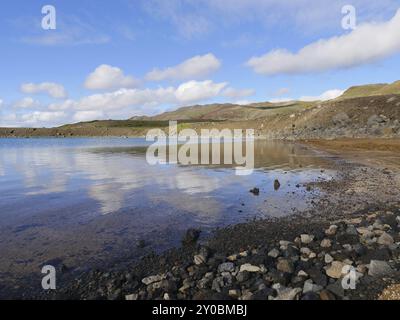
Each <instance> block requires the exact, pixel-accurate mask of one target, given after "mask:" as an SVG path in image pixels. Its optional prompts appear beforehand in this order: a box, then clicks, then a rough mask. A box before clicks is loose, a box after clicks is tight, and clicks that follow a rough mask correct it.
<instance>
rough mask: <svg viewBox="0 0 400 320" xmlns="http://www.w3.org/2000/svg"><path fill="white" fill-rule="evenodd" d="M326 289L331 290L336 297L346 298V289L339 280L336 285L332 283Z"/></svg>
mask: <svg viewBox="0 0 400 320" xmlns="http://www.w3.org/2000/svg"><path fill="white" fill-rule="evenodd" d="M326 289H327V290H329V291H330V292H332V293H333V294H334V295H335V296H337V297H339V298H343V297H344V289H343V286H342V280H338V281H336V282H335V283H331V284H330V285H328V286H327V287H326Z"/></svg>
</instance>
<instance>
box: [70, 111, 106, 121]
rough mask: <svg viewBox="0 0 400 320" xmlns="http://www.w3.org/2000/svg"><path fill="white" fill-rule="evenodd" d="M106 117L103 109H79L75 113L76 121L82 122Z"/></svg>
mask: <svg viewBox="0 0 400 320" xmlns="http://www.w3.org/2000/svg"><path fill="white" fill-rule="evenodd" d="M102 117H104V112H103V111H95V110H92V111H78V112H76V113H75V114H74V117H73V119H74V121H78V122H82V121H90V120H93V119H100V118H102Z"/></svg>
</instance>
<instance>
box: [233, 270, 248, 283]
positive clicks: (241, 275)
mask: <svg viewBox="0 0 400 320" xmlns="http://www.w3.org/2000/svg"><path fill="white" fill-rule="evenodd" d="M249 278H250V274H249V272H247V271H243V272H239V273H238V274H237V276H236V280H237V282H239V283H242V282H245V281H247V280H249Z"/></svg>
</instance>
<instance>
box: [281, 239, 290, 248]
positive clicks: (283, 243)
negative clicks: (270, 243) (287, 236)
mask: <svg viewBox="0 0 400 320" xmlns="http://www.w3.org/2000/svg"><path fill="white" fill-rule="evenodd" d="M289 244H290V241H286V240H281V241H279V246H280V249H281V250H287V248H288V246H289Z"/></svg>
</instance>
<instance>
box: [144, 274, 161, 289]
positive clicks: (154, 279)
mask: <svg viewBox="0 0 400 320" xmlns="http://www.w3.org/2000/svg"><path fill="white" fill-rule="evenodd" d="M161 280H163V277H162V276H160V275H156V276H149V277H146V278H144V279H142V283H143V284H145V285H146V286H148V285H150V284H152V283H154V282H160V281H161Z"/></svg>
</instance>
